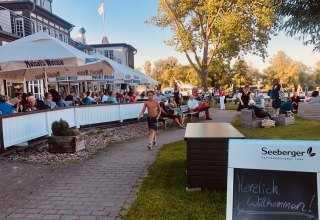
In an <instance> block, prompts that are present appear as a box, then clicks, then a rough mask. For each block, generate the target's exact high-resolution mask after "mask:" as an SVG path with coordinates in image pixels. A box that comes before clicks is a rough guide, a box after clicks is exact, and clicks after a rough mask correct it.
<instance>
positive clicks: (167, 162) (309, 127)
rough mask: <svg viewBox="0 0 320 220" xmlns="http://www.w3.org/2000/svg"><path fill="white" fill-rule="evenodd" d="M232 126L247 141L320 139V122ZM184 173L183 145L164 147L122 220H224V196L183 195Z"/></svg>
mask: <svg viewBox="0 0 320 220" xmlns="http://www.w3.org/2000/svg"><path fill="white" fill-rule="evenodd" d="M233 104H234V103H233ZM233 125H234V126H235V127H236V128H237V129H238V130H239V131H240V132H241V133H242V134H244V135H245V136H246V137H247V138H260V139H302V140H320V135H319V132H320V122H314V121H307V120H303V119H299V118H296V124H295V125H288V126H282V127H275V128H269V129H267V128H259V129H250V128H241V126H240V120H239V119H237V120H236V121H235V123H234V124H233ZM185 171H186V145H185V142H184V141H179V142H176V143H172V144H168V145H166V146H164V147H163V148H162V149H161V150H160V153H159V154H158V156H157V158H156V161H155V162H154V163H153V165H151V166H150V168H149V175H148V177H146V178H145V179H144V181H143V183H142V186H141V188H140V191H139V193H138V197H137V199H136V200H135V202H134V203H133V204H132V206H131V207H130V209H129V212H128V214H127V215H126V216H124V219H125V220H129V219H130V220H131V219H133V220H136V219H139V220H143V219H146V220H147V219H148V220H150V219H188V220H189V219H190V220H197V219H199V220H200V219H201V220H202V219H203V220H208V219H214V220H221V219H225V212H226V193H225V192H186V188H185V187H186V172H185Z"/></svg>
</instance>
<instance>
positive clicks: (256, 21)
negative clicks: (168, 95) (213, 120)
mask: <svg viewBox="0 0 320 220" xmlns="http://www.w3.org/2000/svg"><path fill="white" fill-rule="evenodd" d="M276 21H277V16H276V13H275V6H274V0H237V1H225V0H199V1H194V0H160V1H159V7H158V14H157V15H156V16H153V17H152V18H151V19H150V20H149V22H151V23H152V24H154V25H156V26H158V27H161V28H167V27H169V28H171V31H172V34H173V37H172V39H170V40H168V41H166V43H167V44H168V45H170V46H174V47H175V49H176V50H177V51H180V52H182V53H184V54H185V55H186V57H187V59H188V61H189V63H190V64H191V66H192V67H193V68H194V70H195V71H196V73H197V74H198V76H199V77H200V79H201V84H202V87H204V90H205V91H207V89H208V83H207V79H208V67H209V65H210V64H211V63H212V62H213V60H215V59H221V60H224V59H228V58H231V57H236V56H237V55H238V54H239V53H240V52H241V51H242V52H245V53H246V52H249V51H251V52H253V53H254V54H257V55H260V56H262V57H265V54H266V45H267V43H268V40H269V36H270V35H271V34H272V33H273V27H274V25H275V23H276Z"/></svg>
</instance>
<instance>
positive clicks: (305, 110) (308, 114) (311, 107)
mask: <svg viewBox="0 0 320 220" xmlns="http://www.w3.org/2000/svg"><path fill="white" fill-rule="evenodd" d="M298 116H300V117H302V118H306V119H309V120H317V121H319V120H320V104H308V103H303V102H299V107H298Z"/></svg>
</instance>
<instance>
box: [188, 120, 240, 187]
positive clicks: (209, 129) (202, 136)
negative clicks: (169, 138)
mask: <svg viewBox="0 0 320 220" xmlns="http://www.w3.org/2000/svg"><path fill="white" fill-rule="evenodd" d="M244 138H245V137H244V136H243V135H242V134H241V133H240V132H239V131H238V130H236V129H235V128H234V127H233V126H232V125H231V124H229V123H188V125H187V129H186V133H185V137H184V140H185V141H186V142H187V190H192V189H218V190H225V189H226V188H227V168H228V144H229V139H244Z"/></svg>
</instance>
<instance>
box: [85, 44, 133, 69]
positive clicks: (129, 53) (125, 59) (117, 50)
mask: <svg viewBox="0 0 320 220" xmlns="http://www.w3.org/2000/svg"><path fill="white" fill-rule="evenodd" d="M90 46H92V47H93V48H96V49H98V50H100V51H102V52H103V55H104V56H106V57H108V58H109V59H111V60H114V61H116V62H118V63H120V64H122V65H125V66H129V67H131V68H132V69H134V55H135V54H136V53H137V49H136V48H134V47H133V46H131V45H129V44H125V43H115V44H92V45H90Z"/></svg>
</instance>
